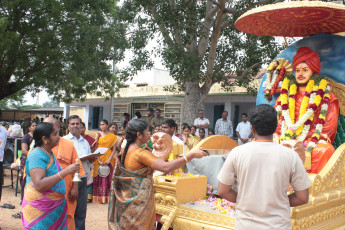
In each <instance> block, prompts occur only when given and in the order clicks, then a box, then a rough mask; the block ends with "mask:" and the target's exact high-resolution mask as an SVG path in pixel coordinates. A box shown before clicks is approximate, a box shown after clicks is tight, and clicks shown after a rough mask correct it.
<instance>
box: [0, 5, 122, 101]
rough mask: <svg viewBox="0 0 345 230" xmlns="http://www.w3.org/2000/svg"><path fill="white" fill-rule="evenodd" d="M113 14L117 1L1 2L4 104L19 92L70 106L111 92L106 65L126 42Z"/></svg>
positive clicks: (0, 61) (0, 93) (0, 74)
mask: <svg viewBox="0 0 345 230" xmlns="http://www.w3.org/2000/svg"><path fill="white" fill-rule="evenodd" d="M115 9H116V1H115V0H83V1H73V0H1V1H0V100H1V99H3V98H5V97H7V96H9V95H12V94H14V93H16V92H18V91H21V90H24V91H33V92H35V91H39V90H41V89H46V90H47V92H48V93H49V94H50V95H53V96H54V99H57V100H63V101H67V102H68V101H71V100H73V99H76V100H82V99H84V98H85V97H86V94H87V93H97V94H98V95H101V94H102V93H104V92H109V91H111V90H110V89H109V86H110V85H111V84H109V83H111V82H112V81H113V80H112V78H113V76H112V74H111V72H112V71H111V66H110V65H109V64H108V62H107V61H108V60H111V59H113V56H114V50H115V49H116V50H117V49H121V41H122V40H123V42H125V40H124V36H123V34H124V33H125V27H124V24H123V25H117V26H116V27H115V25H114V22H113V20H112V18H113V17H114V12H115ZM115 40H117V43H116V44H117V45H119V47H116V48H115V49H114V44H115V43H114V41H115ZM116 53H117V52H116Z"/></svg>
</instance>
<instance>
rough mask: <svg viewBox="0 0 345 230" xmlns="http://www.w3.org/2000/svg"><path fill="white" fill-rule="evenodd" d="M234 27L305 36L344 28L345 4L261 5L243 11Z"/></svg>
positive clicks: (270, 34) (267, 34)
mask: <svg viewBox="0 0 345 230" xmlns="http://www.w3.org/2000/svg"><path fill="white" fill-rule="evenodd" d="M235 27H236V28H237V29H238V30H240V31H243V32H245V33H249V34H255V35H261V36H284V37H306V36H310V35H314V34H320V33H328V34H330V33H339V32H344V31H345V6H344V5H342V4H338V3H331V2H321V1H293V2H282V3H276V4H271V5H265V6H262V7H258V8H255V9H252V10H250V11H248V12H246V13H244V14H243V15H242V16H241V17H240V18H238V19H237V21H236V22H235Z"/></svg>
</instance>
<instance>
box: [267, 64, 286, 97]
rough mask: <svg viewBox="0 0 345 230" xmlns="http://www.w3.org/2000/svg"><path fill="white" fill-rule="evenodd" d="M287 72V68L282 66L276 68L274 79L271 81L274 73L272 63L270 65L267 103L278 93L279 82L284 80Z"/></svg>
mask: <svg viewBox="0 0 345 230" xmlns="http://www.w3.org/2000/svg"><path fill="white" fill-rule="evenodd" d="M285 72H286V70H285V67H284V66H282V64H279V66H278V67H277V68H276V71H275V73H274V75H273V79H271V77H272V73H273V64H272V63H271V64H270V65H269V67H268V70H267V78H266V87H265V90H264V92H265V98H266V100H267V101H272V95H273V94H274V92H275V91H276V89H277V87H278V84H279V82H280V81H281V80H282V79H283V77H284V75H285Z"/></svg>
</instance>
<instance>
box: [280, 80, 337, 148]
mask: <svg viewBox="0 0 345 230" xmlns="http://www.w3.org/2000/svg"><path fill="white" fill-rule="evenodd" d="M289 86H290V87H289ZM289 92H290V94H288V93H289ZM296 93H297V82H296V80H295V78H294V76H293V75H292V74H289V75H287V76H286V77H285V79H284V81H283V85H282V92H281V95H280V98H279V100H278V102H277V108H276V109H277V113H278V119H280V118H281V116H283V117H282V129H281V136H280V140H281V141H283V140H288V139H297V140H298V141H302V142H303V141H304V140H305V139H306V137H307V135H308V132H309V130H310V127H311V125H312V122H313V119H314V113H315V111H316V110H317V108H318V107H319V106H320V104H321V111H320V115H319V117H318V120H317V125H316V130H315V133H314V134H313V135H312V137H311V141H310V142H309V144H308V146H307V149H306V154H311V152H312V150H313V148H314V147H315V146H316V144H317V143H319V141H320V135H321V131H322V128H323V124H324V123H325V119H326V114H327V110H328V103H329V101H330V86H329V85H328V82H327V77H326V76H323V75H316V74H314V75H313V76H312V78H311V79H310V80H309V82H308V84H307V86H306V91H305V93H304V95H303V99H302V104H301V108H300V111H299V117H298V121H297V122H295V105H296Z"/></svg>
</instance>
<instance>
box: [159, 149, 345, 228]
mask: <svg viewBox="0 0 345 230" xmlns="http://www.w3.org/2000/svg"><path fill="white" fill-rule="evenodd" d="M309 179H310V181H311V183H312V186H311V187H310V188H309V191H310V195H309V203H308V204H305V205H301V206H298V207H295V208H293V209H292V212H291V222H292V228H293V229H294V230H302V229H303V230H305V229H306V230H308V229H310V230H316V229H320V230H321V229H322V230H328V229H329V230H331V229H332V230H333V229H345V144H343V145H341V146H340V147H339V148H338V149H337V150H336V151H335V152H334V154H333V156H332V157H331V158H330V160H329V161H328V163H327V164H326V166H325V167H324V168H323V169H322V170H321V172H320V173H319V174H310V175H309ZM165 189H167V190H164V189H163V187H160V188H159V192H156V194H155V200H156V212H157V213H158V214H160V215H162V216H163V217H162V222H163V223H164V225H163V227H164V229H168V227H170V226H172V227H173V228H174V230H179V229H180V230H185V229H188V230H197V229H198V230H199V229H210V230H216V229H217V230H218V229H219V230H225V229H233V228H234V226H235V217H232V216H226V215H223V214H221V213H210V212H206V211H201V210H198V209H194V208H190V207H187V206H184V205H180V204H176V203H175V200H174V195H172V194H173V192H172V191H171V187H169V186H166V187H165ZM169 189H170V190H169ZM192 191H193V190H190V191H189V192H192Z"/></svg>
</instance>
